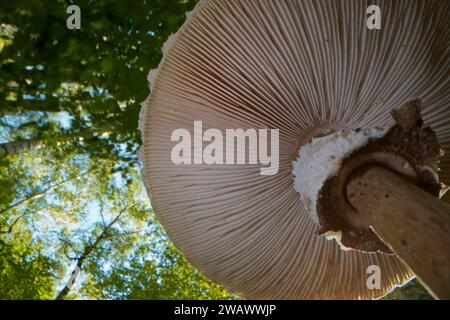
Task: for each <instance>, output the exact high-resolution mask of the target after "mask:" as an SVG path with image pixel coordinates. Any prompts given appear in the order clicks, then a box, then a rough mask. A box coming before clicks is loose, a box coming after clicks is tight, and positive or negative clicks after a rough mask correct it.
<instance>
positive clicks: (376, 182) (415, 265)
mask: <svg viewBox="0 0 450 320" xmlns="http://www.w3.org/2000/svg"><path fill="white" fill-rule="evenodd" d="M347 197H348V200H349V201H350V203H351V204H352V206H353V207H354V208H355V209H356V210H357V211H358V213H359V215H360V216H361V217H360V218H361V219H363V221H366V223H367V225H369V226H370V227H371V228H372V229H373V230H374V232H375V233H376V234H377V235H378V236H379V237H380V238H381V239H382V240H383V241H384V242H385V243H386V244H387V245H388V246H389V247H390V248H391V249H392V251H393V252H394V253H395V254H396V255H397V256H398V257H399V258H400V259H401V260H403V262H404V263H405V264H406V265H408V266H409V267H410V268H411V269H412V271H413V272H414V273H415V274H416V275H417V277H418V278H419V280H421V282H422V283H423V284H424V285H425V286H426V287H427V288H428V289H429V290H430V292H431V293H432V294H433V296H434V297H435V298H439V299H450V285H449V284H450V205H449V204H447V203H445V202H444V201H441V200H439V199H437V198H435V197H433V196H432V195H431V194H429V193H427V192H425V191H424V190H422V189H420V188H419V187H417V186H415V185H413V184H412V183H409V182H408V181H407V180H406V179H404V178H402V177H401V176H399V175H397V174H395V173H394V172H392V171H390V170H387V169H385V168H382V167H377V166H374V167H370V168H368V169H365V170H364V171H362V172H359V173H357V174H354V175H353V176H352V177H351V178H350V180H349V182H348V184H347Z"/></svg>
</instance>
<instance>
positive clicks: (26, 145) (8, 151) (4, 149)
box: [0, 140, 43, 158]
mask: <svg viewBox="0 0 450 320" xmlns="http://www.w3.org/2000/svg"><path fill="white" fill-rule="evenodd" d="M42 146H43V144H42V142H41V141H40V140H23V141H13V142H7V143H1V144H0V158H5V157H8V156H12V155H14V154H19V153H25V152H28V151H30V150H32V149H39V148H42Z"/></svg>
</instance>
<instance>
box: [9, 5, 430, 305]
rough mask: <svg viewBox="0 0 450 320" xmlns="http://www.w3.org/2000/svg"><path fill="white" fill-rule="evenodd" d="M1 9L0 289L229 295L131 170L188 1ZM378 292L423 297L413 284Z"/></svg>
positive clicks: (26, 295)
mask: <svg viewBox="0 0 450 320" xmlns="http://www.w3.org/2000/svg"><path fill="white" fill-rule="evenodd" d="M72 2H73V1H61V0H47V1H40V0H27V1H20V0H10V1H4V2H3V3H2V5H1V7H0V102H1V104H0V185H1V187H0V212H1V214H0V299H236V298H238V297H237V296H234V295H232V294H230V293H228V292H227V291H226V290H224V289H223V288H221V287H219V286H218V285H216V284H214V283H212V282H211V281H209V280H208V279H206V278H205V277H204V276H202V275H201V274H200V272H199V271H197V270H196V269H195V268H193V267H192V266H191V265H190V264H189V263H188V262H187V261H186V259H185V258H184V257H183V256H182V255H181V254H180V253H179V252H178V251H177V250H176V248H175V247H174V246H173V244H172V243H171V242H170V241H169V240H168V238H167V236H166V234H165V232H164V230H163V229H162V227H161V226H160V224H159V223H158V221H157V220H156V218H155V216H154V214H153V211H152V208H151V204H150V202H149V200H148V198H147V195H146V192H145V190H144V188H143V185H142V181H141V178H140V169H141V164H140V163H139V161H138V158H137V151H138V148H139V145H140V143H141V137H140V133H139V131H138V130H137V123H138V117H139V111H140V104H141V102H143V101H144V100H145V99H146V97H147V96H148V94H149V89H148V84H147V74H148V72H149V70H151V69H153V68H155V67H156V66H157V65H158V63H159V61H160V59H161V57H162V54H161V47H162V45H163V43H164V41H165V40H166V39H167V37H168V36H169V35H170V34H172V33H173V32H175V31H176V30H177V29H178V28H179V27H180V26H181V24H182V23H183V22H184V19H185V12H186V11H189V10H191V9H192V8H193V7H194V5H195V3H196V1H195V0H142V1H123V0H108V1H95V0H94V1H92V0H83V1H77V2H76V4H77V5H78V6H79V7H80V9H81V15H82V18H81V29H80V30H68V29H67V27H66V19H67V17H68V14H67V13H66V9H67V7H68V6H69V5H70V4H72ZM389 298H429V296H428V295H427V294H426V293H425V291H424V290H423V288H421V287H420V286H419V285H417V284H410V285H408V286H407V287H406V288H403V289H402V290H397V291H396V292H395V293H394V294H393V295H390V296H389Z"/></svg>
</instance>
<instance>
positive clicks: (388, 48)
mask: <svg viewBox="0 0 450 320" xmlns="http://www.w3.org/2000/svg"><path fill="white" fill-rule="evenodd" d="M368 6H369V3H368V2H365V1H347V0H341V1H328V0H323V1H300V0H299V1H294V0H293V1H271V0H266V1H264V0H258V1H247V0H233V1H228V0H217V1H202V0H201V1H200V2H199V3H198V4H197V6H196V7H195V9H194V10H193V11H192V12H190V13H189V14H188V16H187V19H186V22H185V24H184V25H183V27H182V28H181V29H180V31H179V32H178V33H176V34H174V35H172V36H171V37H170V38H169V39H168V41H167V42H166V44H165V46H164V48H163V51H164V56H163V59H162V61H161V63H160V65H159V67H158V69H156V70H153V71H152V72H150V75H149V82H150V85H151V95H150V96H149V97H148V99H147V100H146V101H145V102H144V104H143V109H142V112H141V120H140V129H141V131H142V133H143V146H142V148H141V158H142V160H143V163H144V168H143V180H144V182H145V185H146V187H147V191H148V193H149V196H150V198H151V203H152V206H153V209H154V211H155V214H156V216H157V217H158V219H159V220H160V222H161V224H162V225H163V226H164V228H165V230H166V231H167V233H168V236H169V237H170V239H171V240H172V241H173V242H174V244H175V246H176V247H177V248H178V249H179V250H180V251H181V252H182V253H183V254H184V255H185V257H186V258H187V259H188V261H189V262H190V263H191V264H192V265H194V266H195V267H197V268H198V269H199V270H200V271H201V272H202V273H203V274H204V275H206V276H207V277H208V278H210V279H211V280H213V281H215V282H217V283H218V284H220V285H222V286H223V287H225V288H226V289H228V290H229V291H231V292H234V293H237V294H240V295H242V296H243V297H245V298H251V299H368V298H375V297H380V296H382V295H384V294H385V293H386V292H388V291H390V290H392V289H394V288H395V287H396V286H399V285H402V284H404V283H405V282H407V281H408V280H410V279H411V278H412V277H413V276H414V274H413V272H412V271H411V270H410V269H409V268H408V267H407V266H406V265H405V264H404V262H402V260H400V259H399V258H398V257H397V256H396V255H392V254H389V253H386V252H383V250H374V251H371V252H364V251H361V250H342V249H341V247H340V244H339V243H338V242H336V241H334V240H332V241H330V240H327V239H326V238H325V237H323V236H318V235H317V234H318V233H319V231H320V225H319V224H318V223H317V221H314V219H312V218H311V216H312V215H311V214H310V212H308V210H307V205H308V204H307V203H305V202H304V201H303V199H302V197H301V195H300V193H299V192H297V191H296V189H295V183H296V182H295V180H296V178H295V177H294V175H293V162H296V161H297V158H298V155H299V152H300V150H301V149H302V147H305V146H307V145H308V144H309V143H310V142H311V141H312V139H313V138H319V137H321V136H326V135H329V134H335V133H338V132H341V131H343V130H344V131H345V130H347V131H348V130H353V129H356V128H360V129H361V130H371V129H373V128H375V127H383V126H384V127H385V128H386V130H387V129H389V128H390V127H392V126H393V125H394V120H393V119H392V117H391V116H390V113H391V111H392V110H394V109H396V108H398V107H399V106H401V105H403V104H405V103H406V102H408V101H411V100H413V99H420V100H421V101H422V115H423V119H424V122H425V124H426V125H427V126H430V127H431V128H432V129H433V131H434V132H435V133H436V136H437V139H438V140H439V142H440V144H441V145H442V147H443V148H444V149H445V148H448V147H449V146H450V126H449V124H448V118H449V117H448V101H449V95H448V58H447V56H448V49H447V35H448V12H450V10H449V9H450V4H449V3H448V2H442V1H427V2H424V1H409V0H408V1H379V6H380V7H381V12H382V25H381V29H380V30H369V29H367V28H366V19H367V15H366V9H367V7H368ZM199 120H200V121H202V126H203V128H205V129H209V128H214V129H218V130H220V131H223V132H225V130H226V129H234V128H242V129H250V128H256V129H279V157H280V158H279V171H278V173H277V174H275V175H267V176H265V175H261V174H260V165H258V164H256V165H254V164H241V165H236V164H214V165H210V164H194V165H183V164H181V165H176V164H174V163H173V162H172V161H171V152H172V148H173V142H171V136H172V133H173V131H174V130H176V129H179V128H188V129H189V128H190V131H191V132H192V127H193V123H194V122H195V121H199ZM380 130H382V129H380ZM380 136H382V135H380ZM197 143H198V141H197ZM197 145H198V144H197ZM356 149H357V148H356V147H355V148H353V149H352V150H351V151H354V150H356ZM440 168H441V171H440V172H439V178H440V181H442V182H444V183H449V182H450V157H449V155H448V154H446V155H444V156H443V158H442V159H441V163H440ZM294 171H295V166H294ZM310 173H311V172H301V173H299V176H300V177H303V176H304V177H305V179H306V178H307V176H308V174H310ZM297 174H298V172H297ZM446 200H447V201H448V197H447V198H446ZM373 265H376V266H378V267H379V268H380V270H381V278H380V286H379V287H377V288H368V286H367V278H368V276H369V275H368V273H367V272H368V270H369V269H370V266H373Z"/></svg>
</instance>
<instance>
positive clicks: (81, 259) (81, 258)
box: [55, 208, 127, 300]
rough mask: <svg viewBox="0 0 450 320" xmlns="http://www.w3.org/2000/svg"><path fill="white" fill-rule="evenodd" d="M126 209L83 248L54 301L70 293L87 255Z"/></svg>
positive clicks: (62, 298)
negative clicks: (69, 275)
mask: <svg viewBox="0 0 450 320" xmlns="http://www.w3.org/2000/svg"><path fill="white" fill-rule="evenodd" d="M126 209H127V208H124V209H123V210H121V211H120V213H119V214H118V215H117V216H116V217H115V218H114V219H113V220H112V221H111V222H110V223H109V224H108V225H107V226H105V228H104V229H103V231H102V233H101V234H100V235H99V236H98V237H97V238H96V239H95V241H94V242H93V243H92V244H88V245H86V246H85V247H84V249H83V253H82V254H81V255H80V256H79V257H78V258H77V259H76V261H77V264H76V266H75V268H74V269H73V270H72V273H71V275H72V276H71V277H70V279H69V281H68V283H67V284H66V285H65V286H64V288H63V289H62V290H61V291H60V292H59V293H58V295H57V296H56V298H55V300H64V299H65V298H66V297H67V295H68V294H69V293H70V290H71V289H72V284H73V283H74V282H75V280H76V279H75V277H76V275H77V274H78V272H79V271H80V270H81V268H82V267H83V263H84V262H85V261H86V259H87V258H88V257H89V255H90V254H91V253H92V252H93V251H94V250H95V249H96V248H97V246H98V245H99V244H100V243H101V242H102V241H103V239H104V238H105V237H106V235H107V234H108V232H109V230H110V229H111V227H112V226H113V225H114V224H115V223H116V222H117V221H119V218H120V216H121V215H122V214H123V213H124V212H125V210H126Z"/></svg>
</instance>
